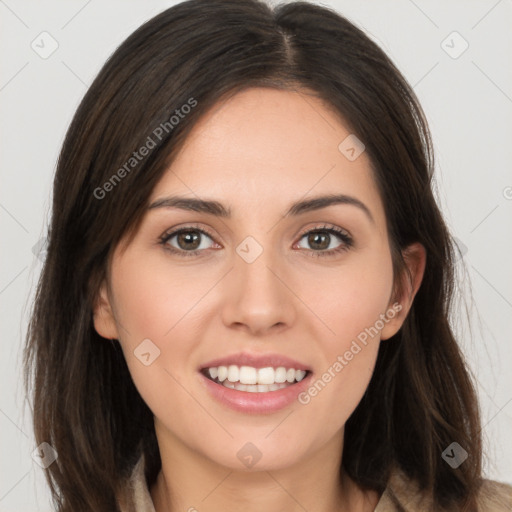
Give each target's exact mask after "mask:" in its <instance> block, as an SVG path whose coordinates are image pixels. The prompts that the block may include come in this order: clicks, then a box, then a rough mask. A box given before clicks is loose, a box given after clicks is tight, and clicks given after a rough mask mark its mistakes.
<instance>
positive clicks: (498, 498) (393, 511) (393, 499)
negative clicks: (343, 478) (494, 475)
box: [375, 470, 512, 512]
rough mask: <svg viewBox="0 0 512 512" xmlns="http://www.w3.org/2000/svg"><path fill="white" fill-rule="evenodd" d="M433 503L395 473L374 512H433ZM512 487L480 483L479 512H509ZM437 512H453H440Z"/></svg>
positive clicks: (449, 511)
mask: <svg viewBox="0 0 512 512" xmlns="http://www.w3.org/2000/svg"><path fill="white" fill-rule="evenodd" d="M432 510H433V507H432V501H431V499H430V498H429V497H428V496H426V495H425V493H423V492H421V491H420V489H419V487H418V485H417V484H416V482H415V481H413V480H411V479H409V478H408V477H407V476H406V475H405V473H403V472H401V471H399V470H395V471H394V472H393V473H392V474H391V477H390V479H389V482H388V485H387V487H386V489H385V490H384V493H383V494H382V496H381V499H380V501H379V503H378V504H377V507H376V508H375V512H432ZM511 511H512V486H510V485H508V484H505V483H501V482H496V481H494V480H483V481H482V485H481V487H480V490H479V492H478V512H511ZM436 512H452V511H451V510H446V511H445V510H443V511H437V510H436Z"/></svg>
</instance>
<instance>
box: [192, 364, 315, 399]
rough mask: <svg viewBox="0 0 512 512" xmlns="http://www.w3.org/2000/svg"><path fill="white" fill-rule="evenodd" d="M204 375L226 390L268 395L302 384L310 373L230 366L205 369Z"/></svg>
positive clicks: (271, 368) (272, 368)
mask: <svg viewBox="0 0 512 512" xmlns="http://www.w3.org/2000/svg"><path fill="white" fill-rule="evenodd" d="M202 373H203V375H204V376H205V377H207V378H209V379H210V380H212V381H213V382H215V383H216V384H219V385H222V386H224V387H226V388H230V389H236V390H237V391H245V392H248V393H267V392H269V391H278V390H280V389H283V388H287V387H290V386H292V385H293V384H295V383H297V382H300V381H301V380H302V379H304V377H305V376H306V375H307V373H308V371H306V370H296V369H295V368H285V367H284V366H279V367H277V368H274V367H271V366H268V367H265V368H254V367H252V366H237V365H229V366H214V367H210V368H205V369H203V370H202Z"/></svg>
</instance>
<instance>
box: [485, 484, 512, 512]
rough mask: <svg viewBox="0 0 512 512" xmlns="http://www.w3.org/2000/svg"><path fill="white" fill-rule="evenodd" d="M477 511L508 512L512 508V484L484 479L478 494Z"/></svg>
mask: <svg viewBox="0 0 512 512" xmlns="http://www.w3.org/2000/svg"><path fill="white" fill-rule="evenodd" d="M478 508H479V512H510V511H511V510H512V486H511V485H508V484H505V483H502V482H496V481H494V480H484V481H483V483H482V487H481V488H480V492H479V494H478Z"/></svg>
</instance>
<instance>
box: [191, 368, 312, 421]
mask: <svg viewBox="0 0 512 512" xmlns="http://www.w3.org/2000/svg"><path fill="white" fill-rule="evenodd" d="M199 375H200V376H201V378H202V380H203V382H204V385H205V386H206V389H207V390H208V392H209V393H210V394H211V395H212V396H213V397H214V398H215V399H216V400H218V401H219V402H220V403H222V404H224V405H227V406H228V407H230V408H231V409H234V410H235V411H239V412H245V413H252V414H265V413H273V412H276V411H280V410H281V409H284V408H285V407H288V406H289V405H290V404H291V403H293V401H294V400H296V399H297V396H298V395H299V393H302V392H303V391H304V390H305V389H306V388H307V387H308V385H309V382H310V380H311V375H312V374H311V373H309V374H308V375H306V377H304V378H303V379H302V380H301V381H300V382H296V383H295V384H292V385H291V386H287V387H285V388H283V389H278V390H277V391H267V392H266V393H250V392H248V391H239V390H238V389H231V388H227V387H226V386H223V385H222V384H217V383H216V382H214V381H213V380H211V379H209V378H208V377H206V376H204V375H203V374H202V373H199Z"/></svg>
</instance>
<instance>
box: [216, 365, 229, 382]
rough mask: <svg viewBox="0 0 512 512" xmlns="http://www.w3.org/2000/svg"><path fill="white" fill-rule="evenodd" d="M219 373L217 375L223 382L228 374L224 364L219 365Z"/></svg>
mask: <svg viewBox="0 0 512 512" xmlns="http://www.w3.org/2000/svg"><path fill="white" fill-rule="evenodd" d="M218 369H219V373H218V375H217V377H218V379H219V380H220V382H224V381H225V380H226V378H227V376H228V369H227V368H226V367H225V366H219V368H218Z"/></svg>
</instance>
